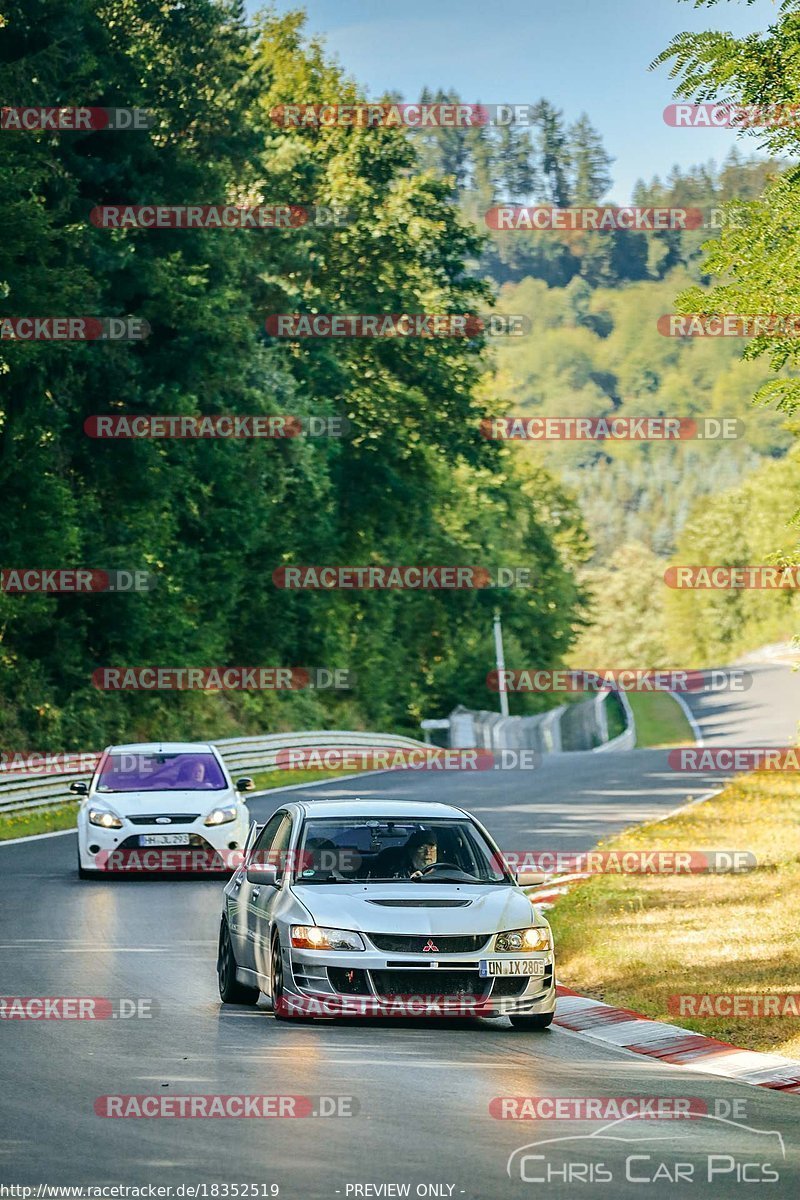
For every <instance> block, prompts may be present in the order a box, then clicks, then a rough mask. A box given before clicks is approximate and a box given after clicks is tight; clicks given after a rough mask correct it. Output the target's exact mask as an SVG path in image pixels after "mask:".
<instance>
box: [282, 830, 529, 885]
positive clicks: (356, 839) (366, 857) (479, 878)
mask: <svg viewBox="0 0 800 1200" xmlns="http://www.w3.org/2000/svg"><path fill="white" fill-rule="evenodd" d="M293 865H294V867H295V871H294V878H295V880H296V882H298V883H303V884H310V883H360V884H370V883H387V882H392V883H394V882H397V883H403V882H405V883H407V884H409V885H410V886H412V887H413V886H414V884H416V883H420V882H424V883H481V884H505V885H506V886H507V885H508V884H511V883H513V882H514V880H513V878H512V877H511V876H510V875H509V873H508V871H507V869H506V867H505V864H504V863H503V861H502V857H501V856H500V854H498V853H497V852H496V851H495V850H493V849H492V847H491V846H490V845H489V844H488V842H487V841H486V839H485V837H484V836H483V834H482V833H481V832H480V830H479V829H478V828H477V827H476V826H475V825H473V824H472V822H471V821H469V820H467V819H464V820H446V819H442V820H427V819H420V820H418V819H415V818H414V817H413V816H409V817H357V818H352V817H330V818H313V817H311V818H309V819H307V820H306V822H305V824H304V826H303V829H302V834H301V840H300V844H299V847H298V851H297V855H296V862H295V863H294V864H293Z"/></svg>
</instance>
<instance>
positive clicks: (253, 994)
mask: <svg viewBox="0 0 800 1200" xmlns="http://www.w3.org/2000/svg"><path fill="white" fill-rule="evenodd" d="M217 981H218V983H219V995H220V999H221V1000H222V1003H223V1004H257V1003H258V997H259V996H260V995H261V993H260V991H259V989H258V988H254V987H248V986H247V984H246V983H240V982H239V980H238V979H237V978H236V958H235V957H234V953H233V944H232V942H231V934H230V930H229V929H228V922H227V921H226V920H224V919H223V921H222V924H221V925H220V929H219V954H218V956H217Z"/></svg>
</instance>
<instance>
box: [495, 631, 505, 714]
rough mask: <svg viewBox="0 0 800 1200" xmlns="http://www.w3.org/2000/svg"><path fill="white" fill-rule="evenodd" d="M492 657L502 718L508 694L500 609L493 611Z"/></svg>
mask: <svg viewBox="0 0 800 1200" xmlns="http://www.w3.org/2000/svg"><path fill="white" fill-rule="evenodd" d="M494 655H495V659H496V661H497V686H498V689H499V691H500V712H501V714H502V715H503V716H504V717H507V716H508V692H507V691H506V689H505V683H504V679H503V672H504V671H505V669H506V661H505V658H504V656H503V626H502V625H501V624H500V609H499V608H496V609H495V610H494Z"/></svg>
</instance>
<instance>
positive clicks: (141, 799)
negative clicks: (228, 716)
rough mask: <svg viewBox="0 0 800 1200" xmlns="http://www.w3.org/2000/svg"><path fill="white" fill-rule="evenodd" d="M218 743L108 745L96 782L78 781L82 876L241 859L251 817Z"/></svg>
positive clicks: (246, 785)
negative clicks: (215, 744) (80, 799)
mask: <svg viewBox="0 0 800 1200" xmlns="http://www.w3.org/2000/svg"><path fill="white" fill-rule="evenodd" d="M252 789H253V781H252V779H249V778H242V779H237V780H236V783H234V782H233V781H232V779H231V777H230V774H229V773H228V769H227V767H226V766H225V763H224V762H223V761H222V757H221V756H220V753H219V751H218V750H217V749H216V747H215V746H212V745H210V744H209V743H206V742H141V743H137V744H133V745H128V746H109V747H107V749H106V750H104V751H103V753H102V755H101V756H100V761H99V763H98V764H97V768H96V769H95V773H94V775H93V777H92V779H91V782H90V783H88V784H86V783H73V784H71V785H70V791H71V792H73V793H74V794H75V795H78V796H83V797H84V799H83V801H82V803H81V806H80V809H79V811H78V875H79V876H80V878H81V879H87V878H95V877H97V876H98V875H102V874H113V873H119V872H129V871H136V870H141V871H156V872H158V871H177V872H192V873H194V872H206V871H224V872H226V873H227V874H230V873H231V871H233V870H234V869H235V867H236V865H237V862H238V861H240V859H241V852H242V849H243V847H244V843H245V841H246V839H247V831H248V828H249V825H250V817H249V814H248V811H247V806H246V803H245V800H244V798H243V796H242V793H243V792H248V791H252Z"/></svg>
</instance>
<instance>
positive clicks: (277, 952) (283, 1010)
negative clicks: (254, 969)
mask: <svg viewBox="0 0 800 1200" xmlns="http://www.w3.org/2000/svg"><path fill="white" fill-rule="evenodd" d="M270 989H271V992H270V995H271V999H272V1012H273V1015H274V1017H275V1020H276V1021H301V1022H302V1021H308V1020H310V1019H311V1020H313V1018H309V1017H303V1016H301V1015H297V1014H295V1013H291V1012H290V1011H288V1009H287V1006H286V1004H285V1003H282V1001H284V999H285V993H284V989H283V957H282V955H281V939H280V937H279V936H278V934H277V933H275V934H273V935H272V949H271V950H270Z"/></svg>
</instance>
